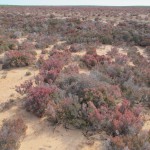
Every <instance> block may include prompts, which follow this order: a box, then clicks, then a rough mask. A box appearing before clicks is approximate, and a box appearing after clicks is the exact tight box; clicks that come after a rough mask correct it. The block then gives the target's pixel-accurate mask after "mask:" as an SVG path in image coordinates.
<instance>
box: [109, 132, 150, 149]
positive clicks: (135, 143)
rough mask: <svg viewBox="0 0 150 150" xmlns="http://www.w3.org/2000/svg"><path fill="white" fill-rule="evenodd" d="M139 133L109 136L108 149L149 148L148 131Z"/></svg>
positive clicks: (149, 134) (149, 136) (149, 133)
mask: <svg viewBox="0 0 150 150" xmlns="http://www.w3.org/2000/svg"><path fill="white" fill-rule="evenodd" d="M146 132H147V131H143V132H142V133H139V134H133V135H126V136H116V137H111V138H110V140H109V141H108V143H107V148H108V150H125V149H127V150H148V149H150V131H148V132H147V133H146Z"/></svg>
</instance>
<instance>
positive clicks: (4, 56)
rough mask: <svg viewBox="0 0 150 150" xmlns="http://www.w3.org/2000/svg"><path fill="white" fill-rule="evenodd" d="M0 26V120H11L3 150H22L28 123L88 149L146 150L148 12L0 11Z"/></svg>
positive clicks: (4, 127) (149, 136) (5, 125)
mask: <svg viewBox="0 0 150 150" xmlns="http://www.w3.org/2000/svg"><path fill="white" fill-rule="evenodd" d="M0 22H1V23H0V75H1V76H0V77H1V78H0V90H1V91H2V92H1V93H0V94H5V95H4V96H1V97H2V98H1V97H0V98H1V99H3V100H2V101H0V115H1V116H2V115H3V114H5V113H7V112H8V113H11V112H12V111H13V114H15V115H14V116H12V118H11V119H10V118H9V117H8V116H7V115H6V116H7V117H4V119H2V120H0V121H1V122H0V125H1V128H0V149H1V150H25V148H24V147H21V146H22V145H23V142H24V140H23V139H24V138H25V139H26V141H28V140H29V139H28V138H29V137H30V136H29V135H28V134H29V133H28V132H29V131H30V130H31V125H30V124H29V122H30V121H31V119H30V116H32V117H33V118H34V119H35V120H36V121H35V123H34V122H33V126H35V127H37V124H36V123H37V122H38V121H40V123H38V129H39V128H42V129H43V130H44V128H43V127H42V123H43V124H44V125H45V124H46V127H45V128H47V127H48V126H51V127H53V128H54V132H55V129H56V128H57V127H59V126H63V130H64V129H66V130H67V132H71V130H72V129H73V130H74V131H75V132H78V131H79V132H80V133H83V134H82V136H83V137H84V138H85V139H86V140H89V142H87V141H86V142H87V143H88V144H87V143H86V144H85V145H86V146H87V149H104V150H149V149H150V125H149V123H150V118H149V114H150V55H149V52H150V8H149V7H146V8H144V7H134V8H130V7H123V8H121V7H0ZM12 73H14V74H13V77H11V76H10V75H11V74H12ZM15 78H16V79H15ZM7 80H8V82H9V83H8V82H7ZM9 84H10V85H9ZM5 87H7V88H8V89H7V88H5ZM7 92H9V95H8V93H7ZM7 95H8V96H7ZM1 99H0V100H1ZM14 110H15V113H14ZM18 114H19V115H18ZM16 115H17V116H16ZM2 118H3V117H2ZM6 119H7V120H6ZM29 120H30V121H29ZM41 122H42V123H41ZM40 126H41V127H40ZM50 130H52V129H50ZM50 130H48V131H47V132H51V131H50ZM27 131H28V132H27ZM35 132H37V131H35ZM41 132H42V131H41ZM42 133H43V134H44V131H43V132H42ZM42 133H39V134H41V135H42ZM95 135H98V136H99V137H101V136H103V137H104V138H103V139H100V138H98V139H94V140H93V139H92V138H91V137H93V136H95ZM57 136H60V135H59V134H58V135H57ZM71 136H72V137H64V138H73V136H74V135H71ZM47 138H48V137H47ZM77 138H78V137H77ZM44 140H45V141H46V139H45V138H44ZM91 141H92V142H91ZM28 142H29V144H30V142H31V141H30V140H29V141H28ZM35 142H36V141H35ZM94 142H98V143H103V144H102V145H101V146H100V144H98V145H96V146H95V144H94ZM89 143H90V144H89ZM91 143H92V144H91ZM25 144H28V143H25ZM25 144H24V145H25ZM63 144H64V145H65V143H63ZM63 144H62V145H63ZM80 144H82V143H79V141H78V145H74V146H75V147H74V146H73V147H74V149H81V150H82V149H84V148H85V149H86V146H85V145H84V146H85V147H84V146H81V145H80ZM68 145H69V144H68ZM40 146H43V145H40ZM53 146H54V145H53ZM69 146H71V145H69ZM69 146H68V147H63V146H60V147H57V144H56V145H55V146H54V147H51V149H61V148H63V149H69ZM26 149H29V150H30V149H33V150H36V149H39V150H40V147H36V148H35V147H32V148H31V147H28V146H27V147H26ZM41 149H42V150H47V148H41Z"/></svg>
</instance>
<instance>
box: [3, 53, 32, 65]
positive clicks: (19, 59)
mask: <svg viewBox="0 0 150 150" xmlns="http://www.w3.org/2000/svg"><path fill="white" fill-rule="evenodd" d="M34 61H35V56H34V55H32V54H31V53H29V52H26V51H17V50H11V51H8V52H6V53H5V56H4V65H3V68H11V67H25V66H29V65H32V64H33V63H34Z"/></svg>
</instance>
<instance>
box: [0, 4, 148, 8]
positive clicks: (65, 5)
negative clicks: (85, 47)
mask: <svg viewBox="0 0 150 150" xmlns="http://www.w3.org/2000/svg"><path fill="white" fill-rule="evenodd" d="M0 6H43V7H45V6H48V7H64V6H68V7H69V6H73V7H77V6H80V7H83V6H86V7H150V5H148V6H147V5H19V4H18V5H14V4H0Z"/></svg>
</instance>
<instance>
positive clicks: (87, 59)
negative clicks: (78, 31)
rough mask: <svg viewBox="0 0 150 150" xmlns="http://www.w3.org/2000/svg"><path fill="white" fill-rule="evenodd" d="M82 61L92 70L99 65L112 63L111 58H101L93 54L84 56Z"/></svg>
mask: <svg viewBox="0 0 150 150" xmlns="http://www.w3.org/2000/svg"><path fill="white" fill-rule="evenodd" d="M81 60H82V61H83V62H84V63H85V64H86V66H87V67H88V68H90V69H91V68H92V67H94V66H96V65H98V64H104V63H105V62H110V60H109V58H107V57H105V56H99V55H97V54H93V55H91V54H86V55H85V56H83V58H82V59H81Z"/></svg>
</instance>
